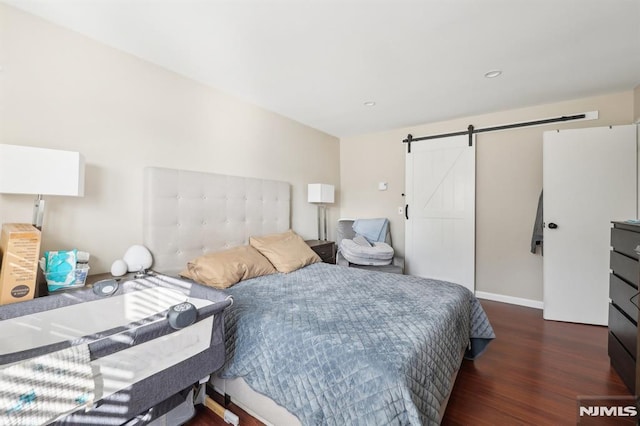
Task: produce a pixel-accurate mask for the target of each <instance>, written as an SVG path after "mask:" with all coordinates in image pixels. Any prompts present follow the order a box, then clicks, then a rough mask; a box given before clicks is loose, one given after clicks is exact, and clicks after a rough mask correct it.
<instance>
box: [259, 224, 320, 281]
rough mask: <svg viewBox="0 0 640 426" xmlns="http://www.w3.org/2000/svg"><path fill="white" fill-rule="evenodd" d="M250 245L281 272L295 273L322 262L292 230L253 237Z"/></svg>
mask: <svg viewBox="0 0 640 426" xmlns="http://www.w3.org/2000/svg"><path fill="white" fill-rule="evenodd" d="M249 244H251V245H252V246H253V247H255V248H256V249H258V251H259V252H260V253H262V255H263V256H264V257H266V258H267V259H269V262H271V263H272V264H273V266H275V267H276V269H277V270H278V271H279V272H293V271H295V270H296V269H300V268H302V267H303V266H307V265H311V264H312V263H316V262H322V259H320V256H318V255H317V254H316V252H314V251H313V250H311V248H310V247H309V246H308V245H307V243H305V242H304V240H303V239H302V237H300V236H299V235H298V234H296V233H295V232H293V231H292V230H288V231H287V232H283V233H282V234H271V235H265V236H264V237H251V238H249Z"/></svg>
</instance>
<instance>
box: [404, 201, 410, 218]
mask: <svg viewBox="0 0 640 426" xmlns="http://www.w3.org/2000/svg"><path fill="white" fill-rule="evenodd" d="M404 217H405V218H407V220H409V204H406V205H405V206H404Z"/></svg>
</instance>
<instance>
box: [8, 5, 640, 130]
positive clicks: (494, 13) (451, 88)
mask: <svg viewBox="0 0 640 426" xmlns="http://www.w3.org/2000/svg"><path fill="white" fill-rule="evenodd" d="M3 1H4V2H5V3H7V4H9V5H12V6H15V7H18V8H20V9H23V10H25V11H28V12H31V13H34V14H36V15H39V16H41V17H43V18H45V19H48V20H51V21H53V22H55V23H57V24H59V25H62V26H64V27H68V28H70V29H73V30H75V31H78V32H80V33H83V34H86V35H87V36H89V37H91V38H94V39H96V40H99V41H101V42H103V43H105V44H108V45H110V46H113V47H116V48H118V49H121V50H123V51H125V52H129V53H131V54H133V55H136V56H138V57H140V58H143V59H145V60H148V61H150V62H153V63H155V64H158V65H160V66H162V67H165V68H168V69H170V70H173V71H175V72H177V73H180V74H182V75H185V76H188V77H190V78H192V79H195V80H197V81H200V82H203V83H206V84H208V85H211V86H213V87H215V88H218V89H220V90H222V91H225V92H228V93H231V94H235V95H237V96H239V97H241V98H244V99H246V100H248V101H250V102H252V103H255V104H258V105H260V106H262V107H264V108H266V109H269V110H272V111H275V112H277V113H280V114H282V115H284V116H287V117H290V118H292V119H294V120H297V121H299V122H302V123H304V124H306V125H308V126H311V127H314V128H316V129H320V130H323V131H325V132H327V133H329V134H332V135H335V136H349V135H356V134H362V133H369V132H376V131H381V130H389V129H394V128H399V127H405V126H410V125H416V124H423V123H429V122H434V121H440V120H445V119H450V118H454V117H463V116H468V115H474V114H480V113H486V112H492V111H499V110H505V109H511V108H517V107H523V106H529V105H537V104H542V103H548V102H556V101H561V100H567V99H575V98H579V97H585V96H591V95H597V94H601V93H607V92H614V91H621V90H629V89H632V88H634V87H635V86H636V85H638V84H640V0H3ZM491 69H500V70H502V71H503V74H502V76H500V77H498V78H494V79H487V78H485V77H484V76H483V74H484V73H485V72H486V71H489V70H491ZM366 101H375V102H376V106H374V107H366V106H364V105H363V104H364V102H366ZM570 112H572V111H570Z"/></svg>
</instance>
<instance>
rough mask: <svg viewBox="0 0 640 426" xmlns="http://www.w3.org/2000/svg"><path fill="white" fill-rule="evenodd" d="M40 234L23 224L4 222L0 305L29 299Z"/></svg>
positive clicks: (0, 241)
mask: <svg viewBox="0 0 640 426" xmlns="http://www.w3.org/2000/svg"><path fill="white" fill-rule="evenodd" d="M39 256H40V231H39V230H38V229H37V228H36V227H34V226H33V225H31V224H27V223H5V224H3V225H2V233H1V234H0V259H1V260H0V305H6V304H8V303H15V302H22V301H24V300H31V299H33V296H34V294H35V291H36V278H37V275H38V257H39Z"/></svg>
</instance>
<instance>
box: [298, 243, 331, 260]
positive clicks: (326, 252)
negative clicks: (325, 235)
mask: <svg viewBox="0 0 640 426" xmlns="http://www.w3.org/2000/svg"><path fill="white" fill-rule="evenodd" d="M305 243H307V245H308V246H309V247H311V250H313V251H315V252H316V253H317V254H318V256H320V259H322V261H323V262H324V263H333V264H335V263H336V243H334V242H333V241H324V240H306V241H305Z"/></svg>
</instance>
